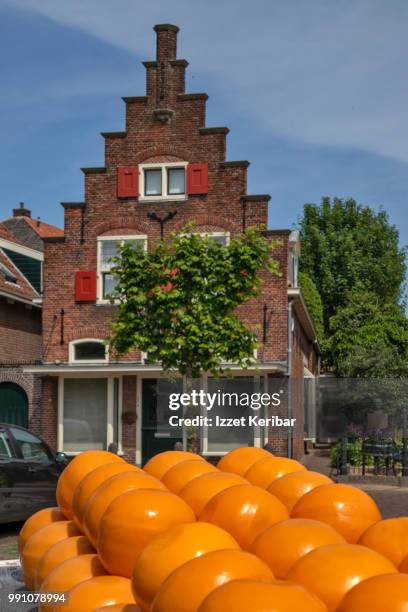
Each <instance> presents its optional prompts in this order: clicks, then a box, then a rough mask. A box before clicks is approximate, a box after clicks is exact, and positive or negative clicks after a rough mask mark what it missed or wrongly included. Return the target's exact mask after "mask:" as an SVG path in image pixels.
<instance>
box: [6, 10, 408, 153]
mask: <svg viewBox="0 0 408 612" xmlns="http://www.w3.org/2000/svg"><path fill="white" fill-rule="evenodd" d="M10 4H11V2H10ZM12 6H13V7H20V8H22V9H28V10H31V11H35V12H38V13H41V14H42V15H45V16H47V17H48V18H50V19H52V20H54V21H56V22H57V23H59V24H64V25H66V26H69V27H72V28H76V29H79V30H82V31H84V32H86V33H88V34H90V35H92V36H94V37H97V38H99V39H101V40H103V41H106V42H108V43H110V44H113V45H116V46H118V47H121V48H125V49H127V50H131V51H132V52H137V53H139V54H142V55H143V56H144V57H146V59H151V58H152V57H153V54H154V33H153V32H152V29H151V28H152V26H153V25H154V24H155V23H162V22H171V23H177V24H178V25H179V26H181V28H182V31H181V33H180V35H179V39H180V44H179V48H180V53H179V56H180V57H186V59H188V60H189V61H190V71H191V72H192V73H193V74H194V75H195V79H194V86H195V88H196V89H197V90H200V91H201V90H202V89H203V87H202V86H200V83H204V82H206V81H208V76H209V75H212V76H213V77H215V79H216V82H217V88H216V90H215V91H210V92H209V93H210V94H212V95H214V96H221V95H222V96H223V99H224V100H225V102H226V104H228V105H234V106H235V107H236V108H237V110H238V111H241V112H245V113H249V114H251V115H252V117H253V119H254V120H255V121H256V122H257V123H258V125H259V126H260V127H261V128H263V129H265V130H270V131H273V132H274V133H275V134H278V135H280V136H283V137H286V138H290V139H294V140H299V141H303V142H306V143H310V144H318V145H326V146H340V147H353V148H357V149H363V150H366V151H369V152H373V153H376V154H379V155H386V156H391V157H394V158H396V159H400V160H404V161H408V147H407V142H408V104H407V98H408V79H407V78H406V65H407V61H408V38H407V37H406V24H407V17H408V3H407V2H406V1H405V0H393V2H389V1H388V0H353V1H352V2H350V0H337V1H336V2H328V1H327V0H286V1H279V0H274V1H270V0H269V1H268V0H252V1H251V2H247V0H235V1H234V0H218V2H216V1H214V0H209V1H207V2H206V3H204V2H193V1H192V0H190V1H187V0H173V2H171V3H169V2H168V1H167V2H166V1H165V0H155V2H154V3H149V4H148V3H147V2H144V1H143V0H71V1H70V2H66V0H41V1H40V0H12Z"/></svg>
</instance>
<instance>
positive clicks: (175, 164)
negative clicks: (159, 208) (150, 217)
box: [139, 161, 188, 202]
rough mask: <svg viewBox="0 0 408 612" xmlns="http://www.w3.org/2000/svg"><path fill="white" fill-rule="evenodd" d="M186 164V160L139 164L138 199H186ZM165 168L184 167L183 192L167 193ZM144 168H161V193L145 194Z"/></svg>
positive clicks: (146, 200) (143, 200)
mask: <svg viewBox="0 0 408 612" xmlns="http://www.w3.org/2000/svg"><path fill="white" fill-rule="evenodd" d="M187 166H188V162H182V161H180V162H163V163H152V164H139V193H140V195H139V201H140V202H152V201H157V200H171V201H175V200H178V201H180V200H187V197H188V196H187V171H186V170H187ZM167 168H184V171H185V193H179V194H174V195H171V194H168V193H167ZM145 170H161V171H162V189H161V195H149V196H147V195H145Z"/></svg>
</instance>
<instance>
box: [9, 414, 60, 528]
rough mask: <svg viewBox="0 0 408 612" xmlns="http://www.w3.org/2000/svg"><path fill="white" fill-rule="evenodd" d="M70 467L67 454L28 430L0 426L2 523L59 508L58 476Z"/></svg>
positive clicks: (13, 426) (11, 426)
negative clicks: (56, 451)
mask: <svg viewBox="0 0 408 612" xmlns="http://www.w3.org/2000/svg"><path fill="white" fill-rule="evenodd" d="M66 464H67V458H66V457H65V455H64V453H55V452H54V451H52V450H51V449H50V447H49V446H48V444H46V443H45V442H44V441H43V440H41V439H40V438H39V437H38V436H35V435H34V434H32V433H31V432H30V431H27V429H24V428H23V427H18V426H17V425H8V424H3V423H0V523H10V522H12V521H22V520H25V519H26V518H28V517H29V516H30V515H31V514H33V512H36V511H37V510H40V509H41V508H46V507H47V506H55V505H56V500H55V489H56V485H57V480H58V476H59V475H60V473H61V471H62V470H63V469H64V467H65V466H66Z"/></svg>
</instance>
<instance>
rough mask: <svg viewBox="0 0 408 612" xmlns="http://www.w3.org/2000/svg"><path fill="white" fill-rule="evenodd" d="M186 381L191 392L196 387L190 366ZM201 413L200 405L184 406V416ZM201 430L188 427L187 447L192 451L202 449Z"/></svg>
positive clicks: (186, 391)
mask: <svg viewBox="0 0 408 612" xmlns="http://www.w3.org/2000/svg"><path fill="white" fill-rule="evenodd" d="M184 381H185V390H184V392H185V393H188V394H189V395H190V394H191V391H192V390H193V388H194V379H193V376H192V372H191V368H190V367H189V368H188V370H187V373H186V375H185V376H184ZM199 415H200V407H199V406H192V405H190V406H186V407H185V408H184V416H186V417H188V418H193V417H195V416H199ZM200 434H201V432H200V428H199V427H188V428H186V449H187V450H188V451H190V452H192V453H197V454H199V453H200V451H201V435H200Z"/></svg>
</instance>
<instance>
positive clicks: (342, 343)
mask: <svg viewBox="0 0 408 612" xmlns="http://www.w3.org/2000/svg"><path fill="white" fill-rule="evenodd" d="M346 297H347V305H346V306H344V307H343V308H340V309H339V310H338V312H337V314H335V315H334V316H333V317H331V319H330V322H329V330H330V337H329V339H328V341H327V346H328V349H329V353H330V358H331V365H332V366H333V368H334V371H335V373H336V374H337V375H339V376H342V377H349V378H402V377H405V376H407V375H408V321H407V318H406V316H405V313H404V311H403V308H402V307H401V306H399V305H396V304H392V303H388V304H386V305H383V304H382V303H381V300H380V299H379V298H378V296H377V294H376V293H374V292H368V291H361V290H355V291H352V292H349V293H348V294H347V296H346Z"/></svg>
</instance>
